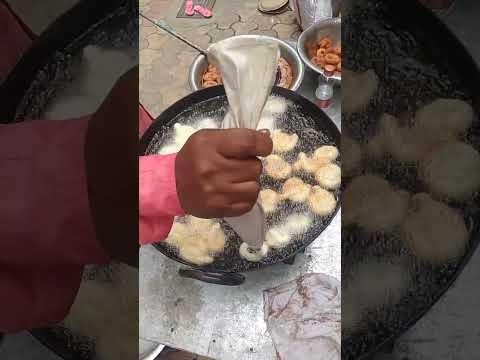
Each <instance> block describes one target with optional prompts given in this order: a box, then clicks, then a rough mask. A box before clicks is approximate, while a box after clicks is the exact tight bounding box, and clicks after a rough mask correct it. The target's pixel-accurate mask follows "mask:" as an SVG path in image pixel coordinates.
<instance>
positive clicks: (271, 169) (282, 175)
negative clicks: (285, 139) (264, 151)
mask: <svg viewBox="0 0 480 360" xmlns="http://www.w3.org/2000/svg"><path fill="white" fill-rule="evenodd" d="M265 172H266V173H267V175H269V176H271V177H272V178H274V179H286V178H287V177H289V176H290V174H291V172H292V167H291V166H290V164H289V163H287V162H286V161H285V160H283V159H282V158H281V157H280V156H278V155H269V156H267V157H266V158H265Z"/></svg>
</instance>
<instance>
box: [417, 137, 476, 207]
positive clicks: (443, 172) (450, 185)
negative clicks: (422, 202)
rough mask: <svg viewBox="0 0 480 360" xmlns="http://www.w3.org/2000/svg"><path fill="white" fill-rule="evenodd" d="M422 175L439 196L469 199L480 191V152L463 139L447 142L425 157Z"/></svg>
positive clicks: (424, 180)
mask: <svg viewBox="0 0 480 360" xmlns="http://www.w3.org/2000/svg"><path fill="white" fill-rule="evenodd" d="M419 175H420V178H421V180H422V181H423V182H424V183H425V184H426V185H427V186H428V188H429V189H430V191H431V192H432V193H433V194H435V195H436V196H438V197H442V198H443V197H444V198H448V199H453V200H457V201H465V200H469V199H470V197H471V196H472V194H474V193H475V192H477V191H479V190H480V154H479V153H478V151H477V150H475V149H474V148H473V147H472V146H470V145H468V144H465V143H463V142H460V141H454V142H450V143H446V144H443V145H441V146H439V147H438V148H436V149H435V150H434V151H432V152H431V153H430V154H429V155H428V156H426V157H425V158H423V159H422V161H421V162H420V164H419Z"/></svg>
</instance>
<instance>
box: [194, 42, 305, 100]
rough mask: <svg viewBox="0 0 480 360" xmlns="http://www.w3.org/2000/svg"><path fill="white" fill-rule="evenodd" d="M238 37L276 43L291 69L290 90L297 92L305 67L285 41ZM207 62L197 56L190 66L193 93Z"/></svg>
mask: <svg viewBox="0 0 480 360" xmlns="http://www.w3.org/2000/svg"><path fill="white" fill-rule="evenodd" d="M238 37H243V38H255V39H270V40H273V41H275V42H277V43H278V46H279V48H280V56H281V57H283V58H284V59H285V60H286V61H287V62H288V63H289V64H290V66H291V67H292V73H293V81H292V85H291V86H290V90H293V91H295V90H297V89H298V88H299V87H300V85H301V83H302V80H303V73H304V71H305V66H304V65H303V62H302V59H300V56H298V53H297V51H296V50H295V48H294V47H293V46H291V45H289V44H288V43H286V42H285V41H282V40H279V39H277V38H273V37H270V36H264V35H239V36H238ZM207 66H208V61H207V58H206V57H205V56H204V55H201V54H200V55H198V56H197V57H196V58H195V60H194V61H193V63H192V65H191V66H190V72H189V74H188V82H189V84H190V88H191V89H192V90H193V91H197V90H200V89H201V88H202V76H203V74H204V73H205V71H206V70H207Z"/></svg>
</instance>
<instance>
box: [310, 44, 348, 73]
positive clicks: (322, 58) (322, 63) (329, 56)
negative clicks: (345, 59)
mask: <svg viewBox="0 0 480 360" xmlns="http://www.w3.org/2000/svg"><path fill="white" fill-rule="evenodd" d="M306 50H307V54H308V58H309V59H310V61H311V62H312V63H313V64H314V65H315V66H317V67H319V68H320V69H322V70H323V71H324V72H325V75H326V76H333V75H341V73H342V65H341V61H342V59H341V55H342V47H341V46H340V45H338V46H335V45H334V43H333V41H332V39H330V38H329V37H323V38H320V39H318V40H317V41H312V42H308V43H307V44H306Z"/></svg>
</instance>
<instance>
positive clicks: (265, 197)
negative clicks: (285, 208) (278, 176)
mask: <svg viewBox="0 0 480 360" xmlns="http://www.w3.org/2000/svg"><path fill="white" fill-rule="evenodd" d="M259 197H260V204H261V205H262V208H263V211H265V212H266V213H271V212H274V211H275V210H276V209H277V206H278V203H279V202H280V201H282V195H281V194H279V193H277V192H276V191H274V190H271V189H265V190H262V191H260V194H259Z"/></svg>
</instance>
